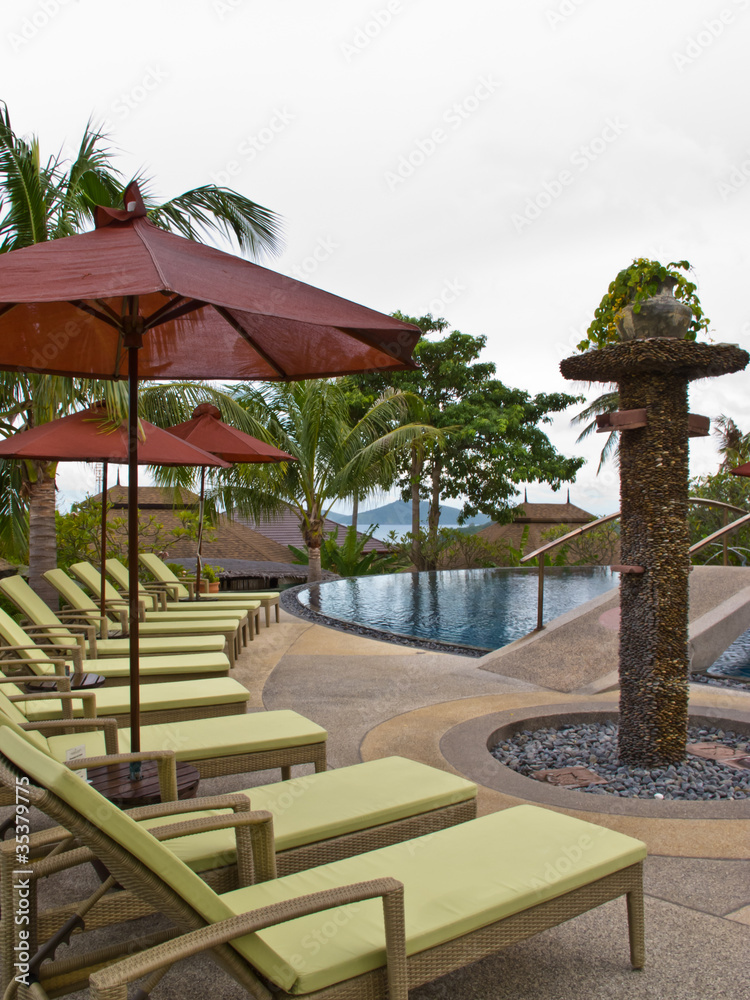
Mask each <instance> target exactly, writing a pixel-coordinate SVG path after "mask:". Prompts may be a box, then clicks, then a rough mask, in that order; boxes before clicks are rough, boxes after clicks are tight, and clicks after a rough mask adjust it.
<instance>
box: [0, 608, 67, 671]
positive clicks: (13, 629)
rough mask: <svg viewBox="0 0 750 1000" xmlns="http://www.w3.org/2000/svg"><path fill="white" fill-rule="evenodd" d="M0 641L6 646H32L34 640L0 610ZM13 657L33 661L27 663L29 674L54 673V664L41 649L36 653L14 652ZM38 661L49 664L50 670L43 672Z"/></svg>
mask: <svg viewBox="0 0 750 1000" xmlns="http://www.w3.org/2000/svg"><path fill="white" fill-rule="evenodd" d="M0 639H2V641H3V642H4V643H6V644H7V645H8V646H33V644H34V640H33V639H31V638H29V636H28V635H27V634H26V633H25V632H24V630H23V629H22V628H21V626H20V625H19V624H18V622H15V621H13V619H12V618H11V617H10V615H9V614H8V613H7V611H3V610H2V608H0ZM0 653H2V645H0ZM13 656H14V657H19V658H20V659H23V660H34V661H35V662H34V663H29V671H30V672H31V673H34V674H37V673H40V674H44V673H53V672H54V664H53V663H52V660H51V659H50V658H49V656H48V655H47V654H46V652H45V651H44V650H43V649H39V650H38V651H37V650H35V649H19V650H17V651H15V650H14V651H13ZM39 661H43V662H44V663H49V667H50V669H49V670H45V669H44V668H43V667H42V666H40V662H39Z"/></svg>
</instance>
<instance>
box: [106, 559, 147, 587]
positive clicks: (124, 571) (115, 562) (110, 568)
mask: <svg viewBox="0 0 750 1000" xmlns="http://www.w3.org/2000/svg"><path fill="white" fill-rule="evenodd" d="M104 566H105V569H106V570H107V573H108V574H109V576H111V577H112V579H113V580H114V581H115V586H116V587H120V589H121V590H128V589H129V588H130V574H129V572H128V567H127V566H126V565H125V564H124V563H121V562H120V560H119V559H108V560H107V561H106V563H105V564H104ZM138 591H139V593H147V591H146V588H145V587H144V586H143V584H141V583H139V584H138Z"/></svg>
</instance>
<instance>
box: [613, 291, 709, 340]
mask: <svg viewBox="0 0 750 1000" xmlns="http://www.w3.org/2000/svg"><path fill="white" fill-rule="evenodd" d="M674 284H675V282H674V280H673V279H672V278H668V279H667V280H666V281H664V282H662V284H661V286H660V288H659V290H658V291H657V293H656V295H652V296H651V298H650V299H644V301H643V302H641V307H640V309H639V310H638V312H634V311H633V306H632V305H627V306H625V307H624V308H623V309H621V310H620V312H619V313H618V314H617V316H616V317H615V326H616V327H617V330H618V333H619V334H620V339H621V340H646V339H648V338H651V337H672V338H674V339H678V340H684V338H685V334H686V333H687V328H688V326H689V325H690V320H691V319H692V317H693V312H692V310H691V308H690V306H688V305H686V304H685V303H684V302H680V300H679V299H676V298H675V297H674V295H673V294H672V289H673V288H674Z"/></svg>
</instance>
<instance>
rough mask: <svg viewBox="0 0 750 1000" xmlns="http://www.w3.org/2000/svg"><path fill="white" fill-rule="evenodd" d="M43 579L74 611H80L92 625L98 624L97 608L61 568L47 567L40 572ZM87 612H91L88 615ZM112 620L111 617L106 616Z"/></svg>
mask: <svg viewBox="0 0 750 1000" xmlns="http://www.w3.org/2000/svg"><path fill="white" fill-rule="evenodd" d="M42 576H43V577H44V579H45V580H46V581H47V582H48V583H51V584H52V586H53V587H54V588H55V590H56V591H57V592H58V594H59V595H60V597H62V599H63V600H64V601H65V603H66V604H69V605H70V607H71V608H73V610H74V611H80V612H81V616H82V617H84V618H86V620H87V621H89V622H90V623H91V624H92V625H97V626H98V625H99V614H100V612H99V608H98V606H97V605H96V604H94V602H93V601H92V600H91V598H90V597H89V595H88V594H87V593H86V591H85V590H83V589H82V588H81V587H79V586H78V584H77V583H76V582H75V580H73V579H72V578H71V577H69V576H68V574H67V573H66V572H65V571H64V570H62V569H48V570H47V571H46V572H45V573H43V574H42ZM87 612H91V614H90V615H88V614H87ZM107 620H108V621H110V622H112V621H113V620H112V618H108V619H107Z"/></svg>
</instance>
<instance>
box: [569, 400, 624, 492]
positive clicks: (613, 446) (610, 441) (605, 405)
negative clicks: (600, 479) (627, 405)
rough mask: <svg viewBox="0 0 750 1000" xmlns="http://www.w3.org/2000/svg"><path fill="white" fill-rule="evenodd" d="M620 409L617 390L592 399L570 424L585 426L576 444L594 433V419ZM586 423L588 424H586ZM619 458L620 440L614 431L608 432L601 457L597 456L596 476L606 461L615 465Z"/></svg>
mask: <svg viewBox="0 0 750 1000" xmlns="http://www.w3.org/2000/svg"><path fill="white" fill-rule="evenodd" d="M619 409H620V394H619V393H618V391H617V389H614V388H613V389H610V390H609V391H608V392H604V393H602V394H601V396H597V397H596V399H593V400H592V401H591V402H590V403H589V404H588V405H587V406H586V407H585V408H584V409H583V410H581V412H580V413H577V414H576V415H575V416H574V417H573V418H572V419H571V421H570V422H571V424H573V425H574V426H575V424H586V426H585V427H584V428H583V430H582V431H581V433H580V434H579V435H578V437H577V438H576V444H577V443H578V442H579V441H584V440H585V439H586V438H587V437H589V436H590V435H591V434H593V433H594V432H595V431H596V418H597V417H598V416H599V415H600V414H602V413H616V412H617V411H618V410H619ZM587 421H588V422H587ZM619 457H620V439H619V437H618V436H617V432H616V431H610V432H609V434H608V435H607V440H606V441H605V443H604V447H603V448H602V452H601V455H600V456H599V465H598V466H597V467H596V474H597V475H599V473H600V472H601V470H602V467H603V465H604V463H605V462H606V461H607V460H608V459H610V458H611V459H612V461H613V462H614V464H615V465H617V464H618V463H619Z"/></svg>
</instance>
